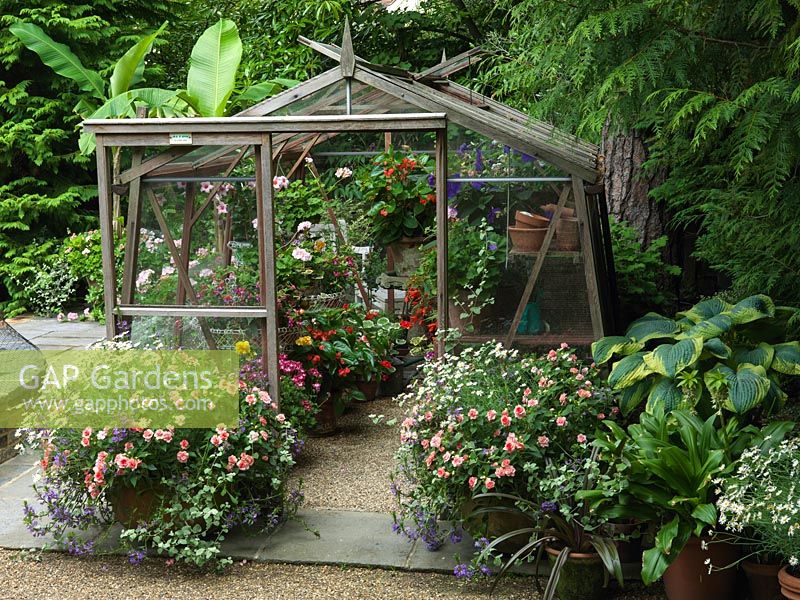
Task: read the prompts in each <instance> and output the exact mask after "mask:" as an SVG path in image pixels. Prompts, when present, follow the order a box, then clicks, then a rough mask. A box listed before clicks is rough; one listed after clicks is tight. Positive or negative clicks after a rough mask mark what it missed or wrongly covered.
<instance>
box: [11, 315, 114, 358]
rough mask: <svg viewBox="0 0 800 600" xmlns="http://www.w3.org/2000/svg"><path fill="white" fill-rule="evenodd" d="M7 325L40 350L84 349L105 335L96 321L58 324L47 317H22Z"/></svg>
mask: <svg viewBox="0 0 800 600" xmlns="http://www.w3.org/2000/svg"><path fill="white" fill-rule="evenodd" d="M8 323H9V324H10V325H11V326H12V327H13V328H14V329H16V330H17V331H18V332H19V333H20V335H22V336H24V337H25V338H27V339H28V340H29V341H31V342H32V343H33V344H35V345H36V346H37V347H38V348H39V349H41V350H66V349H71V348H85V347H86V346H88V345H89V344H92V343H94V342H96V341H98V340H101V339H103V338H105V334H106V330H105V327H104V326H103V325H100V324H99V323H97V322H96V321H72V322H66V323H59V322H58V321H56V320H55V319H51V318H47V317H36V316H31V315H23V316H21V317H15V318H13V319H8Z"/></svg>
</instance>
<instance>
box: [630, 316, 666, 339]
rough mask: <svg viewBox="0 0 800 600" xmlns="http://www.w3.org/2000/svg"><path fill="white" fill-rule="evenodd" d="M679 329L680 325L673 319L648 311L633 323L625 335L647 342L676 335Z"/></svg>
mask: <svg viewBox="0 0 800 600" xmlns="http://www.w3.org/2000/svg"><path fill="white" fill-rule="evenodd" d="M679 331H680V327H679V326H678V324H677V323H676V322H675V321H673V320H672V319H668V318H667V317H663V316H661V315H659V314H658V313H647V314H646V315H645V316H643V317H641V318H640V319H637V320H636V321H634V322H633V323H631V325H630V327H628V331H626V332H625V335H626V336H627V337H629V338H632V339H634V340H635V341H637V342H646V341H648V340H653V339H658V338H667V337H674V335H675V334H676V333H678V332H679Z"/></svg>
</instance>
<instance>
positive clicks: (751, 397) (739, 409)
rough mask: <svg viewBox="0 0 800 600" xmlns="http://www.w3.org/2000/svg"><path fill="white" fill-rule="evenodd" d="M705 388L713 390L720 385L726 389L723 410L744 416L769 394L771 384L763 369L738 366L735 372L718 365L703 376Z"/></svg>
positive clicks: (747, 365) (743, 365)
mask: <svg viewBox="0 0 800 600" xmlns="http://www.w3.org/2000/svg"><path fill="white" fill-rule="evenodd" d="M705 383H706V387H708V388H709V389H710V390H714V389H715V388H717V387H720V385H722V386H724V387H725V388H727V397H726V398H725V408H727V409H728V410H730V411H732V412H735V413H738V414H744V413H746V412H747V411H749V410H752V409H753V408H755V407H756V406H758V405H759V404H760V403H761V402H762V401H763V400H764V399H765V398H766V397H767V395H768V394H769V392H770V387H771V382H770V379H769V377H767V372H766V371H765V370H764V367H760V366H757V365H750V364H742V365H739V368H738V369H737V370H736V371H733V369H731V368H730V367H727V366H725V365H722V364H719V365H717V366H716V367H714V368H713V369H711V370H710V371H708V372H706V374H705Z"/></svg>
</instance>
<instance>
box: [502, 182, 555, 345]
mask: <svg viewBox="0 0 800 600" xmlns="http://www.w3.org/2000/svg"><path fill="white" fill-rule="evenodd" d="M569 192H570V188H569V186H568V185H565V186H564V189H563V190H562V191H561V196H560V197H559V198H558V204H557V205H556V210H555V212H554V213H553V217H552V218H551V219H550V225H548V227H547V233H546V234H545V235H544V241H542V247H541V248H540V249H539V253H538V254H537V256H536V262H535V263H533V269H532V270H531V274H530V276H529V277H528V283H526V284H525V289H524V290H523V292H522V298H520V299H519V304H518V305H517V312H516V313H514V318H513V319H512V321H511V329H509V330H508V333H507V334H506V339H505V342H503V344H504V345H505V347H506V348H511V344H513V343H514V337H516V335H517V327H519V322H520V321H521V320H522V314H523V313H524V312H525V307H526V306H527V305H528V301H529V300H530V299H531V294H532V293H533V288H534V287H535V286H536V281H537V280H538V279H539V273H541V272H542V267H543V266H544V259H545V258H546V257H547V251H548V250H550V242H551V241H552V240H553V236H554V235H555V233H556V223H558V220H559V219H560V218H561V210H562V209H563V208H564V205H565V204H566V203H567V198H568V197H569Z"/></svg>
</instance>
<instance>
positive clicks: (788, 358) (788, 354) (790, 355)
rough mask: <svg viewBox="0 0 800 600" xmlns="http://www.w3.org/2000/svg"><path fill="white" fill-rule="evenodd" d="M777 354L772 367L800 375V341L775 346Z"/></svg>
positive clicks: (786, 372)
mask: <svg viewBox="0 0 800 600" xmlns="http://www.w3.org/2000/svg"><path fill="white" fill-rule="evenodd" d="M773 349H774V350H775V356H774V358H773V360H772V369H773V370H774V371H777V372H778V373H785V374H786V375H800V342H786V343H785V344H775V345H774V346H773Z"/></svg>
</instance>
